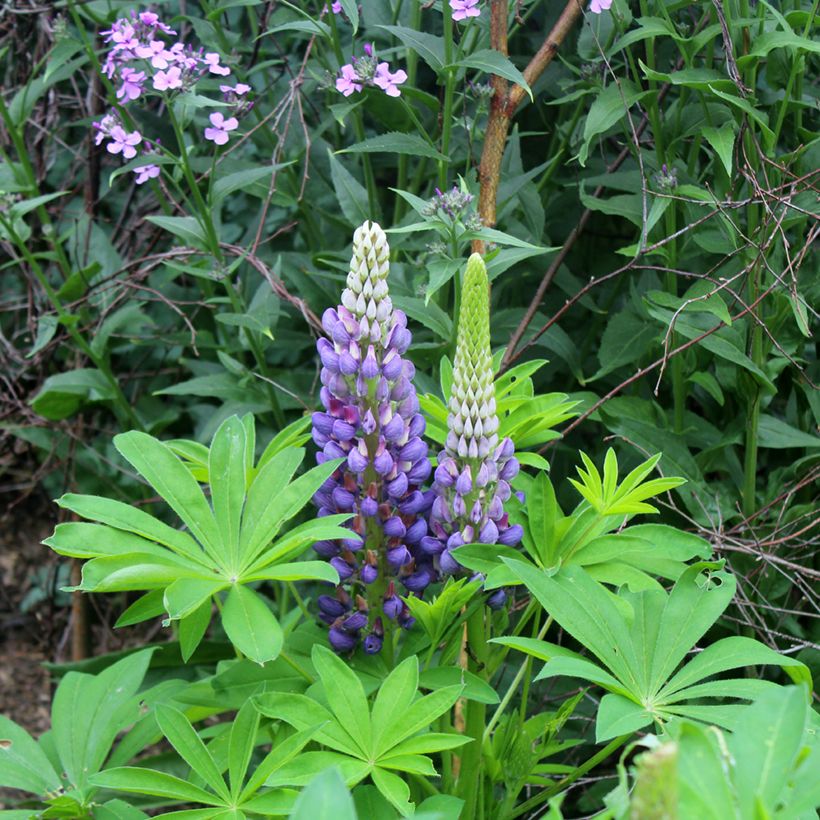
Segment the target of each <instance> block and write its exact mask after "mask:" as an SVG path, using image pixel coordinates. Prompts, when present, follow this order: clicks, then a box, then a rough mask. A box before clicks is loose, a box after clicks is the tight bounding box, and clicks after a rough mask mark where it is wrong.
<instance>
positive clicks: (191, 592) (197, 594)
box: [164, 578, 230, 621]
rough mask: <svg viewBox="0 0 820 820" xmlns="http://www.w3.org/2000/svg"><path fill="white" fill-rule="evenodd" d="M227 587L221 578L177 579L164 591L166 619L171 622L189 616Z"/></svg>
mask: <svg viewBox="0 0 820 820" xmlns="http://www.w3.org/2000/svg"><path fill="white" fill-rule="evenodd" d="M228 586H230V584H229V583H228V582H227V581H225V580H223V579H221V578H216V579H214V580H210V579H208V578H178V579H177V580H176V581H174V582H173V583H172V584H170V585H169V586H168V588H167V589H166V590H165V595H164V603H165V609H166V611H167V613H168V617H169V618H170V619H171V620H172V621H173V620H178V619H179V618H184V617H185V616H186V615H190V614H191V613H192V612H193V611H194V610H195V609H198V608H199V607H200V606H202V604H203V603H204V602H205V601H208V600H210V599H211V597H212V596H213V595H216V593H217V592H220V591H221V590H223V589H225V588H226V587H228Z"/></svg>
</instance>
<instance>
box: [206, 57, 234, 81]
mask: <svg viewBox="0 0 820 820" xmlns="http://www.w3.org/2000/svg"><path fill="white" fill-rule="evenodd" d="M203 59H204V61H205V64H206V65H207V66H208V71H210V72H211V74H219V75H220V76H221V77H227V76H228V74H230V73H231V70H230V68H228V67H227V66H224V65H220V64H219V54H217V52H215V51H209V52H208V53H207V54H206V55H205V57H204V58H203Z"/></svg>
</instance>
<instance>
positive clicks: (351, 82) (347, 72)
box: [336, 63, 363, 97]
mask: <svg viewBox="0 0 820 820" xmlns="http://www.w3.org/2000/svg"><path fill="white" fill-rule="evenodd" d="M362 88H363V86H362V83H361V82H360V81H359V75H358V74H357V73H356V69H355V68H354V67H353V65H352V64H351V63H348V64H347V65H343V66H342V69H341V76H340V77H337V78H336V90H337V91H341V92H342V94H344V95H345V97H349V96H350V95H351V94H352V93H353V92H354V91H361V90H362Z"/></svg>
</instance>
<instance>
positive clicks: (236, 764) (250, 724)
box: [228, 700, 264, 800]
mask: <svg viewBox="0 0 820 820" xmlns="http://www.w3.org/2000/svg"><path fill="white" fill-rule="evenodd" d="M258 728H259V712H258V711H257V709H256V707H255V706H254V704H253V702H252V701H250V700H249V701H246V702H245V703H244V704H243V706H242V708H241V709H240V710H239V711H238V712H237V714H236V717H235V718H234V720H233V724H232V726H231V734H230V737H229V739H228V783H229V784H230V787H231V799H233V800H236V799H237V798H238V797H239V794H240V792H241V791H242V784H243V783H244V781H245V773H246V772H247V771H248V764H249V763H250V762H251V755H253V747H254V744H255V742H256V732H257V730H258ZM263 782H264V781H263Z"/></svg>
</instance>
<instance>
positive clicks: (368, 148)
mask: <svg viewBox="0 0 820 820" xmlns="http://www.w3.org/2000/svg"><path fill="white" fill-rule="evenodd" d="M336 153H337V154H409V155H410V156H413V157H428V158H429V159H437V160H442V161H444V162H448V161H449V158H448V157H445V156H444V154H442V153H439V152H438V151H437V150H436V149H435V148H433V146H432V145H430V143H429V142H427V141H426V140H423V139H422V138H421V137H418V136H416V135H415V134H411V133H407V134H405V133H402V132H400V131H390V132H389V133H387V134H378V135H376V136H375V137H368V139H365V140H362V141H361V142H357V143H355V145H351V146H350V147H349V148H343V149H342V150H341V151H337V152H336Z"/></svg>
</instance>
